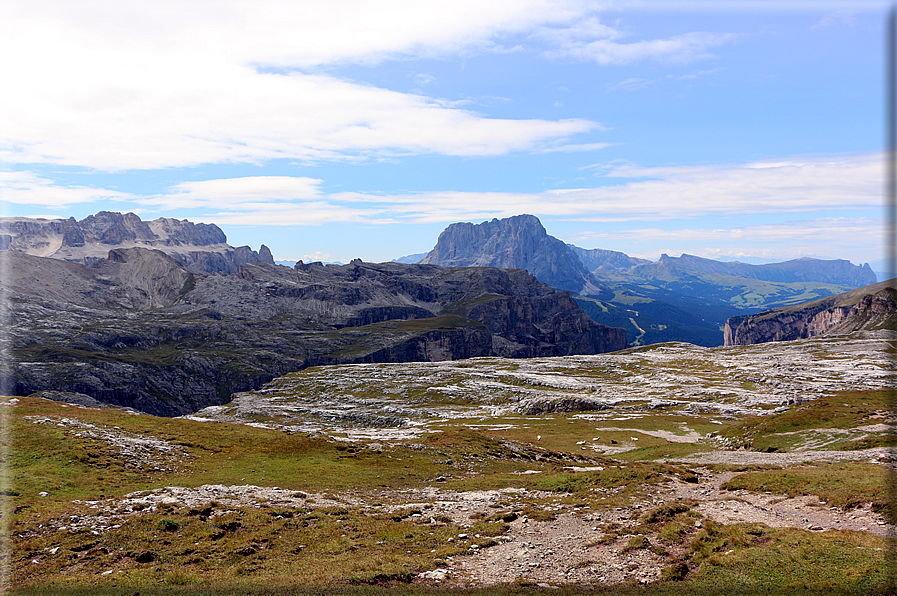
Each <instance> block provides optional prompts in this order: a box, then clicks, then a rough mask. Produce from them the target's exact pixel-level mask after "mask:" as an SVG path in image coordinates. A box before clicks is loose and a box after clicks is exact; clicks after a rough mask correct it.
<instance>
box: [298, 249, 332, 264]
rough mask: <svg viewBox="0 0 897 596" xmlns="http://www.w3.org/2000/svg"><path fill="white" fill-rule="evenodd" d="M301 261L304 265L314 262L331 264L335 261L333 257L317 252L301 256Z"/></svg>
mask: <svg viewBox="0 0 897 596" xmlns="http://www.w3.org/2000/svg"><path fill="white" fill-rule="evenodd" d="M302 260H303V261H305V262H306V263H314V262H315V261H322V262H332V261H334V260H336V259H335V258H334V256H333V255H331V254H328V253H324V252H321V251H319V250H318V251H315V252H313V253H310V254H307V255H302Z"/></svg>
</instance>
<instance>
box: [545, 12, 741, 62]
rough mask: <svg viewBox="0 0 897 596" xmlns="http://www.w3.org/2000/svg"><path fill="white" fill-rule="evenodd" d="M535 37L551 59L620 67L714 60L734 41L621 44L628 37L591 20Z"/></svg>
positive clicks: (692, 36)
mask: <svg viewBox="0 0 897 596" xmlns="http://www.w3.org/2000/svg"><path fill="white" fill-rule="evenodd" d="M533 36H534V37H537V38H540V39H543V40H546V41H548V42H549V43H550V44H551V45H553V46H554V47H553V48H552V49H549V50H547V51H546V52H545V54H546V55H547V56H550V57H565V58H573V59H576V60H584V61H591V62H597V63H598V64H602V65H619V64H630V63H633V62H641V61H643V60H660V61H662V62H670V63H688V62H694V61H696V60H703V59H707V58H712V57H714V56H713V54H711V53H710V52H709V51H708V50H709V49H710V48H712V47H715V46H719V45H722V44H724V43H726V42H728V41H730V40H732V39H734V38H735V37H736V35H735V34H732V33H710V32H704V31H693V32H689V33H684V34H681V35H674V36H672V37H669V38H667V39H651V40H642V41H631V42H624V41H622V40H624V39H625V38H626V37H628V36H629V34H628V33H627V32H625V31H623V30H621V29H618V28H615V27H610V26H608V25H605V24H603V23H601V22H600V21H599V19H598V18H597V17H590V18H587V19H583V20H582V21H580V22H578V23H575V24H572V25H569V26H564V27H545V28H543V29H541V30H540V31H538V32H537V33H535V34H534V35H533Z"/></svg>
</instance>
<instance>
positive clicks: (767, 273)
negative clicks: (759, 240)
mask: <svg viewBox="0 0 897 596" xmlns="http://www.w3.org/2000/svg"><path fill="white" fill-rule="evenodd" d="M672 272H675V273H673V275H672V276H675V275H676V274H681V273H688V274H698V273H703V274H712V275H728V276H732V277H745V278H748V279H756V280H761V281H771V282H779V283H792V282H820V283H832V284H844V285H852V286H854V287H859V286H865V285H869V284H874V283H875V282H876V281H877V279H876V276H875V273H874V272H873V271H872V268H871V267H869V264H868V263H865V264H863V265H854V264H852V263H851V262H850V261H845V260H843V259H834V260H821V259H813V258H809V257H803V258H800V259H794V260H791V261H784V262H781V263H767V264H765V265H751V264H748V263H741V262H739V261H729V262H721V261H714V260H712V259H705V258H703V257H697V256H694V255H690V254H685V253H683V254H682V256H680V257H670V256H669V255H666V254H664V255H661V257H660V259H659V260H657V261H655V262H653V263H652V262H645V263H642V264H639V265H637V266H635V267H633V268H631V269H629V273H630V274H631V275H632V276H635V277H640V278H642V279H664V278H670V277H671V273H672Z"/></svg>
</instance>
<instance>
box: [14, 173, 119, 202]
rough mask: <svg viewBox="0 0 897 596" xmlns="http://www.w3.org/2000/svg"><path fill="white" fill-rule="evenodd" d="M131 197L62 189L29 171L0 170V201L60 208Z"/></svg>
mask: <svg viewBox="0 0 897 596" xmlns="http://www.w3.org/2000/svg"><path fill="white" fill-rule="evenodd" d="M135 198H137V197H135V195H132V194H130V193H124V192H118V191H115V190H108V189H104V188H90V187H86V186H62V185H58V184H56V183H55V182H53V181H52V180H49V179H47V178H43V177H41V176H39V175H37V174H35V173H33V172H14V171H12V172H11V171H6V172H4V171H0V201H5V202H8V203H17V204H20V205H35V206H42V207H49V208H57V209H63V208H65V207H68V206H70V205H74V204H77V203H91V202H94V201H103V200H114V201H130V200H134V199H135Z"/></svg>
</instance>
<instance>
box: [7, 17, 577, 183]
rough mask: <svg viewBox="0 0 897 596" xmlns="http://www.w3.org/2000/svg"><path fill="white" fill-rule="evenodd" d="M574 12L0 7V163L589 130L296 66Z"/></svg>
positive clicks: (469, 37) (422, 143) (123, 160)
mask: <svg viewBox="0 0 897 596" xmlns="http://www.w3.org/2000/svg"><path fill="white" fill-rule="evenodd" d="M583 10H584V8H583V7H582V6H580V5H579V3H578V2H575V1H573V0H571V2H569V3H566V2H554V1H549V0H496V1H495V2H487V3H483V2H479V1H476V0H459V1H458V2H453V3H450V4H448V3H441V4H440V3H430V2H426V3H422V2H416V1H412V0H401V1H400V0H395V1H392V2H382V1H379V0H377V1H374V0H355V1H346V2H334V3H320V2H318V3H300V2H281V1H276V0H268V1H265V2H252V3H250V2H245V1H244V2H224V3H223V2H217V1H216V2H212V1H197V2H187V3H184V2H180V1H177V2H175V1H172V0H168V1H166V0H158V1H157V0H154V1H153V2H141V1H129V2H116V3H109V2H101V1H95V2H91V1H89V0H82V1H79V2H68V1H65V2H63V1H50V0H43V1H41V0H35V1H34V2H22V3H5V4H4V6H3V18H0V53H2V55H5V56H15V59H14V60H13V59H10V60H3V61H2V62H0V81H2V82H3V88H4V93H3V94H0V113H2V114H3V115H4V122H3V126H2V127H0V159H4V160H6V161H8V162H13V163H53V164H64V165H72V166H84V167H89V168H97V169H102V170H116V169H152V168H162V167H183V166H196V165H201V164H208V163H222V162H242V163H262V162H264V161H266V160H270V159H274V158H289V159H296V160H333V159H352V158H358V157H359V156H366V155H371V154H382V153H387V154H408V153H412V154H418V153H442V154H447V155H459V156H480V155H498V154H503V153H507V152H510V151H520V150H530V149H533V148H538V147H539V146H540V145H541V144H542V143H544V142H546V141H557V140H558V139H565V138H567V137H569V136H571V135H575V134H577V133H581V132H586V131H589V130H592V129H593V128H594V126H595V125H594V124H593V123H591V122H588V121H586V120H582V119H571V120H561V121H546V120H510V119H505V120H500V119H490V118H485V117H483V116H481V115H478V114H476V113H473V112H469V111H465V110H461V109H457V106H455V105H451V103H450V102H449V104H446V103H445V102H442V101H439V100H435V99H429V98H427V97H423V96H420V95H410V94H404V93H399V92H395V91H390V90H387V89H379V88H375V87H371V86H367V85H364V84H359V83H354V82H350V81H345V80H340V79H337V78H335V77H333V76H329V75H326V74H321V73H314V72H312V71H310V70H309V69H314V68H316V67H318V66H321V65H328V64H334V63H339V62H342V61H354V62H363V63H376V62H378V61H382V60H384V59H386V58H396V57H398V58H401V57H404V56H412V55H413V56H418V57H419V56H427V55H444V54H447V53H458V52H462V51H468V50H470V49H471V48H474V49H475V48H481V47H486V46H489V44H490V43H492V42H491V40H492V39H493V37H494V36H496V35H499V34H502V35H506V34H511V33H515V32H520V31H526V30H530V29H532V28H533V27H535V26H537V25H538V26H541V25H543V24H545V23H564V22H569V21H571V20H574V18H575V17H576V16H578V15H580V14H582V11H583ZM272 68H275V69H281V70H277V71H276V72H274V71H271V69H272ZM284 69H285V70H284ZM291 69H292V70H291ZM295 69H304V70H302V71H301V72H300V71H299V70H295Z"/></svg>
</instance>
